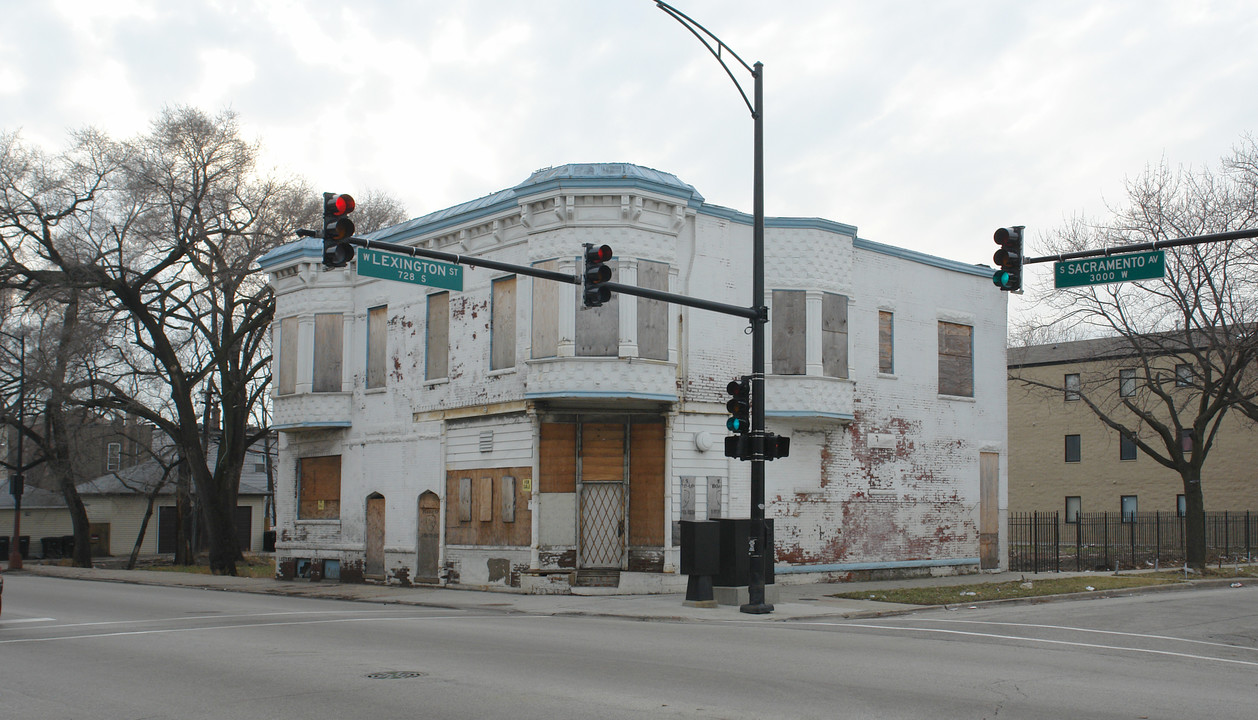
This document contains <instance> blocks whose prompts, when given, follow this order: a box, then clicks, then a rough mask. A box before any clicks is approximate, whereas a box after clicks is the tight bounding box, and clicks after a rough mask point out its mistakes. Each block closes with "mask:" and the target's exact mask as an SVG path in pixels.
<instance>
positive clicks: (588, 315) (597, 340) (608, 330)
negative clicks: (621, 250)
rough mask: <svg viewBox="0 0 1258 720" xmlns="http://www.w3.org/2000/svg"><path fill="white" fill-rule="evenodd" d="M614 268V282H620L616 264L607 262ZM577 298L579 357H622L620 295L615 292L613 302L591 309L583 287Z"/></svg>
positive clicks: (577, 349)
mask: <svg viewBox="0 0 1258 720" xmlns="http://www.w3.org/2000/svg"><path fill="white" fill-rule="evenodd" d="M607 267H609V268H611V269H612V282H616V281H617V280H618V279H619V273H618V272H617V271H616V262H615V261H614V260H613V261H612V262H609V263H607ZM573 292H575V293H576V297H577V323H576V329H577V336H576V353H577V355H578V356H579V357H616V356H618V355H620V293H612V299H611V300H609V301H607V302H605V303H603V305H602V306H601V307H595V308H587V307H586V306H585V303H584V301H583V300H582V298H581V295H582V288H581V286H580V285H577V286H576V289H575V290H574V291H573Z"/></svg>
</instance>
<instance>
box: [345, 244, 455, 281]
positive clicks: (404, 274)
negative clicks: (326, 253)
mask: <svg viewBox="0 0 1258 720" xmlns="http://www.w3.org/2000/svg"><path fill="white" fill-rule="evenodd" d="M356 256H357V260H358V262H357V267H358V276H359V277H373V278H381V279H384V280H396V281H397V282H406V283H414V284H416V285H427V286H429V287H439V288H445V289H446V290H455V291H461V290H463V266H461V265H454V264H451V263H443V262H438V261H436V260H428V259H426V258H420V257H411V256H409V255H399V254H398V253H392V252H384V251H382V250H370V249H367V248H358V249H357V252H356Z"/></svg>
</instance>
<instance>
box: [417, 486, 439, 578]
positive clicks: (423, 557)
mask: <svg viewBox="0 0 1258 720" xmlns="http://www.w3.org/2000/svg"><path fill="white" fill-rule="evenodd" d="M416 544H417V547H418V548H419V558H418V560H417V561H416V564H415V580H416V581H417V582H423V583H435V582H438V581H439V580H440V578H439V576H438V574H437V570H438V568H439V567H440V563H441V498H439V497H437V494H436V493H434V492H432V491H428V492H425V493H424V494H423V495H420V496H419V537H418V539H417V543H416Z"/></svg>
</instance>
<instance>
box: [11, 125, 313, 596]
mask: <svg viewBox="0 0 1258 720" xmlns="http://www.w3.org/2000/svg"><path fill="white" fill-rule="evenodd" d="M76 139H77V142H76V144H75V146H74V147H73V148H72V149H71V150H70V151H67V152H66V153H63V154H62V155H60V156H57V157H53V158H44V157H42V156H38V154H36V153H34V152H32V151H29V150H26V149H25V148H22V147H21V146H20V145H19V144H17V143H16V142H15V141H12V140H10V141H9V143H8V146H7V151H6V153H5V155H4V156H0V157H3V158H4V160H3V161H4V162H5V166H6V172H5V173H4V174H3V175H0V197H2V198H3V200H2V202H0V235H2V236H3V237H2V239H0V282H4V283H5V284H7V285H8V286H9V287H12V288H16V289H18V290H20V291H22V292H25V293H32V292H36V291H38V290H41V289H44V288H59V289H64V288H80V289H83V290H86V291H91V292H93V293H96V294H97V295H98V296H99V297H100V299H101V302H102V303H103V306H104V307H105V308H107V309H109V310H111V311H114V312H117V313H119V316H120V317H124V318H125V325H122V326H120V327H119V330H120V331H121V332H123V333H124V334H125V342H118V343H116V344H115V345H114V349H115V355H114V357H113V358H112V361H111V362H105V363H99V364H98V365H97V366H96V367H95V371H94V374H93V383H92V388H93V391H92V394H91V395H90V396H89V397H86V398H80V399H79V400H78V402H79V403H80V404H82V405H83V406H84V407H88V408H95V409H99V410H102V411H114V412H120V413H125V414H128V415H131V416H134V417H138V418H141V419H143V420H144V421H146V422H148V423H151V424H152V425H153V426H155V427H156V428H157V429H158V430H159V431H161V432H163V433H165V434H166V435H167V436H168V437H169V438H170V439H171V440H172V442H173V443H174V444H175V445H176V446H177V447H178V449H179V452H180V453H181V455H182V457H183V458H184V459H185V460H186V462H187V466H188V471H189V472H190V474H191V478H192V484H193V486H194V487H195V489H196V492H197V497H198V503H199V505H198V507H199V510H200V519H201V521H202V524H203V528H204V531H205V536H206V540H207V542H208V545H209V556H210V567H211V570H212V571H213V572H215V573H227V574H234V573H235V563H236V561H237V560H238V559H239V558H240V557H241V548H239V547H237V541H236V534H235V529H234V517H233V516H234V510H235V506H236V494H237V491H238V487H239V481H240V472H241V467H242V463H243V462H244V457H245V453H246V451H247V450H248V448H249V447H250V445H252V443H253V441H254V440H255V439H256V438H257V437H258V436H259V432H260V431H258V430H257V429H256V428H251V427H250V425H249V423H248V418H249V416H250V411H251V408H252V407H253V406H254V405H256V404H257V403H258V402H259V401H260V400H261V398H262V397H263V395H264V394H265V392H266V383H267V380H268V377H269V375H268V368H269V364H270V353H269V342H268V335H269V328H270V323H271V319H272V314H273V311H274V310H273V307H274V306H273V303H272V301H271V294H270V288H269V286H268V285H267V284H266V282H265V281H264V279H263V278H262V277H261V274H260V271H259V270H258V268H257V266H256V260H257V258H259V257H260V256H261V255H263V254H264V253H265V252H267V251H268V250H270V249H271V248H273V247H276V246H277V245H279V244H281V243H282V242H284V241H285V240H286V239H288V238H291V237H292V235H293V231H294V229H295V228H296V227H297V226H298V225H301V224H306V223H305V222H303V221H308V220H309V219H310V202H309V198H310V197H311V195H312V193H311V192H309V191H308V190H307V189H306V188H305V187H304V186H302V185H301V184H300V183H298V182H294V181H283V180H276V179H273V178H263V177H259V176H258V175H257V174H256V172H255V165H254V162H255V159H256V156H257V148H256V146H254V145H251V144H249V143H247V142H245V141H244V140H243V139H242V138H241V136H240V131H239V127H238V124H237V121H236V117H235V115H234V114H233V113H230V112H225V113H222V114H220V115H218V116H217V117H210V116H208V115H206V114H205V113H202V112H201V111H199V110H196V109H192V108H184V107H176V108H168V109H167V110H165V111H164V112H163V113H162V114H161V116H160V117H159V118H158V119H157V120H156V121H155V122H154V124H153V127H152V129H151V131H150V132H148V133H147V134H145V135H143V136H141V137H139V138H137V139H136V140H134V141H132V142H130V143H127V144H124V145H118V144H114V143H112V142H109V141H108V140H107V139H105V138H103V137H102V136H100V135H99V134H97V133H92V132H90V131H89V132H84V133H81V134H79V135H78V136H77V138H76ZM9 157H13V158H19V159H21V158H35V161H32V162H26V163H24V164H22V163H15V162H10V161H9ZM10 166H12V167H13V168H14V169H13V171H12V172H8V168H9V167H10ZM211 387H213V388H216V389H217V392H216V393H215V396H216V397H217V399H218V401H219V403H220V404H221V408H222V412H221V417H222V430H221V434H220V445H219V448H218V459H217V462H214V463H213V464H212V466H211V462H210V457H211V456H210V453H209V452H208V448H207V447H206V443H205V436H204V434H203V432H202V422H203V419H202V418H203V413H202V411H203V410H204V409H205V404H206V403H210V402H213V399H214V396H211V395H209V394H208V392H207V391H208V389H209V388H211ZM198 398H202V401H201V403H198Z"/></svg>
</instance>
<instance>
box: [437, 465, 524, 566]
mask: <svg viewBox="0 0 1258 720" xmlns="http://www.w3.org/2000/svg"><path fill="white" fill-rule="evenodd" d="M530 473H531V471H530V468H527V467H515V468H482V469H480V470H473V471H466V470H461V471H460V470H452V471H450V472H449V473H447V475H446V492H447V493H448V496H450V497H454V496H456V495H459V494H461V492H462V489H463V488H464V487H466V488H467V491H468V496H469V500H470V507H469V508H468V511H469V513H468V516H467V519H466V520H464V519H462V517H463V516H462V514H461V513H462V509H461V508H460V507H458V505H461V502H460V503H449V504H447V508H448V509H447V511H446V544H447V545H500V546H509V547H528V546H529V545H530V544H531V542H532V534H533V529H532V512H531V511H530V510H529V507H528V498H527V497H526V496H525V494H524V490H523V487H524V486H525V484H526V483H525V482H524V481H525V480H526V479H528V478H529V477H530ZM473 477H475V478H476V482H475V483H473V482H472V478H473ZM506 478H511V481H510V482H506V481H505V479H506ZM495 485H497V486H498V492H499V493H500V497H499V498H498V501H497V503H495V502H494V497H493V487H494V486H495ZM507 492H509V493H510V498H511V499H510V503H511V505H512V506H513V516H514V517H513V519H512V520H506V519H505V517H504V513H503V512H502V511H501V509H500V510H499V511H495V510H494V508H495V507H499V508H502V507H505V506H506V505H507V502H508V501H507V500H506V499H505V498H503V497H502V496H501V494H503V493H507ZM486 517H488V519H486Z"/></svg>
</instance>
